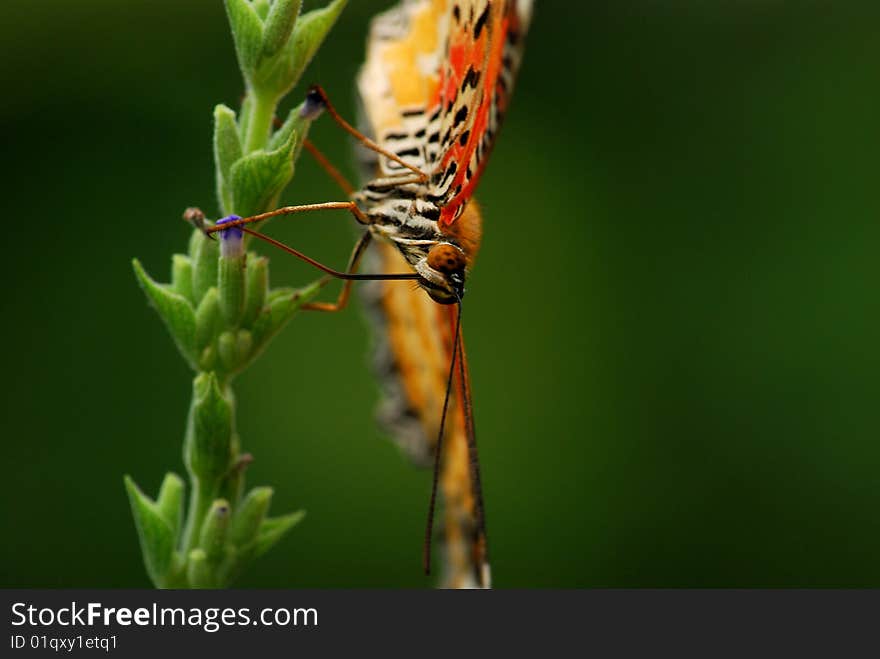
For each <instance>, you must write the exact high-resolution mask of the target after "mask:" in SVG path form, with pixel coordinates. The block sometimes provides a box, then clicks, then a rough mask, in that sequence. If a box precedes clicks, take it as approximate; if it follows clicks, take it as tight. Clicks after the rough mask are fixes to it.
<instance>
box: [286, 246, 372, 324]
mask: <svg viewBox="0 0 880 659" xmlns="http://www.w3.org/2000/svg"><path fill="white" fill-rule="evenodd" d="M372 237H373V234H371V233H370V232H369V231H364V234H363V235H362V236H361V237H360V239H358V241H357V243H355V246H354V249H353V250H351V256H350V257H349V259H348V265H347V266H346V268H345V271H346V273H348V274H354V273H356V272H357V269H358V266H360V263H361V258H362V257H363V255H364V252H365V251H366V249H367V245H369V244H370V240H372ZM325 279H326V280H327V281H329V280H330V275H327V276H326V277H325ZM353 284H354V280H352V279H346V280H345V281H344V282H343V283H342V290H341V291H339V297H337V298H336V302H309V303H308V304H304V305H303V306H302V307H301V309H302V310H303V311H323V312H326V313H335V312H337V311H342V310H343V309H345V307H346V305H347V304H348V299H349V297H350V296H351V287H352V285H353Z"/></svg>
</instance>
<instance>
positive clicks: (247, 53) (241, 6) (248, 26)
mask: <svg viewBox="0 0 880 659" xmlns="http://www.w3.org/2000/svg"><path fill="white" fill-rule="evenodd" d="M224 4H225V5H226V15H227V16H228V18H229V27H230V28H231V29H232V39H233V41H235V54H236V55H237V56H238V65H239V66H240V67H241V72H242V74H243V75H244V77H245V79H246V80H250V78H251V76H252V75H253V73H254V71H255V70H256V68H257V64H258V63H259V61H260V55H261V53H262V52H263V21H261V20H260V17H259V15H257V12H256V10H254V7H253V6H252V5H251V3H249V2H247V1H246V0H225V3H224Z"/></svg>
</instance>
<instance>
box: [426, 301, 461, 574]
mask: <svg viewBox="0 0 880 659" xmlns="http://www.w3.org/2000/svg"><path fill="white" fill-rule="evenodd" d="M454 335H455V336H454V338H453V341H452V360H451V363H450V364H449V377H448V378H447V379H446V395H445V396H444V398H443V412H442V413H441V415H440V430H439V431H438V432H437V442H436V443H435V445H434V474H433V477H432V480H431V500H430V502H429V503H428V522H427V524H426V525H425V545H424V549H423V551H422V567H423V568H424V570H425V574H426V575H430V574H431V539H432V538H433V536H434V511H435V509H436V508H437V486H438V484H439V482H440V456H441V454H442V449H443V433H444V431H445V430H446V416H447V413H448V411H449V397H450V395H451V393H452V379H453V377H454V376H455V362H456V359H457V358H458V346H459V339H460V337H461V300H459V302H458V314H457V316H456V319H455V332H454Z"/></svg>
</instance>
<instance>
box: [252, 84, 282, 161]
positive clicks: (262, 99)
mask: <svg viewBox="0 0 880 659" xmlns="http://www.w3.org/2000/svg"><path fill="white" fill-rule="evenodd" d="M248 94H249V95H250V97H251V104H250V112H249V113H248V116H247V127H246V129H245V139H244V152H245V154H248V153H253V152H254V151H258V150H260V149H262V148H264V147H265V146H266V143H267V142H268V141H269V131H270V129H271V128H272V120H273V119H274V118H275V108H276V105H277V101H276V99H274V98H272V97H271V95H269V94H266V93H263V94H259V93H257V92H255V91H254V90H251V91H249V92H248Z"/></svg>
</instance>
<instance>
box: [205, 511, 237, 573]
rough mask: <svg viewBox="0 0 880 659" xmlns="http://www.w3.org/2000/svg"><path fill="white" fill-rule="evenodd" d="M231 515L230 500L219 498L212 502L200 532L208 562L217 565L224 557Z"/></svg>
mask: <svg viewBox="0 0 880 659" xmlns="http://www.w3.org/2000/svg"><path fill="white" fill-rule="evenodd" d="M230 517H231V511H230V509H229V502H228V501H226V500H225V499H217V500H216V501H214V503H212V504H211V509H210V510H209V511H208V514H207V515H206V516H205V522H204V523H203V524H202V530H201V533H200V534H199V547H201V548H202V549H203V550H204V551H205V558H206V559H207V560H208V563H212V564H215V565H216V564H217V563H219V562H220V561H221V560H222V559H223V556H224V553H225V546H226V535H227V532H228V530H229V519H230Z"/></svg>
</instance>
